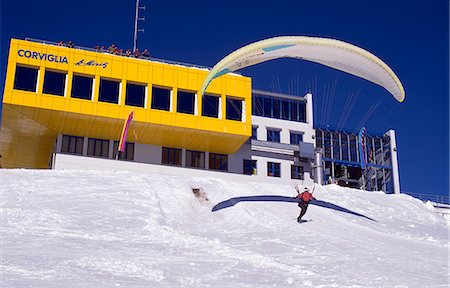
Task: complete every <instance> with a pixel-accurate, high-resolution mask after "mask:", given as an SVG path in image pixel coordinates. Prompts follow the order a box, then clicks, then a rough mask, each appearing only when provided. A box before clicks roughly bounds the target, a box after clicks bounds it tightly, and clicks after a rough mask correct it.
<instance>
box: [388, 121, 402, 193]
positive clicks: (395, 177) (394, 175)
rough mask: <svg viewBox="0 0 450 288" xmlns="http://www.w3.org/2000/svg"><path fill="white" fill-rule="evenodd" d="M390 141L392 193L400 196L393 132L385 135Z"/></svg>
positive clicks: (390, 131)
mask: <svg viewBox="0 0 450 288" xmlns="http://www.w3.org/2000/svg"><path fill="white" fill-rule="evenodd" d="M386 134H387V135H389V138H390V140H391V145H390V146H391V162H392V180H393V182H394V193H395V194H400V175H399V171H398V160H397V141H396V139H395V131H394V130H389V131H388V132H387V133H386Z"/></svg>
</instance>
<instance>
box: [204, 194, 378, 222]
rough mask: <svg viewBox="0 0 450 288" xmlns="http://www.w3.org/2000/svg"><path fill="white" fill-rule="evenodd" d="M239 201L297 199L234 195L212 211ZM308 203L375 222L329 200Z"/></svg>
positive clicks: (290, 200)
mask: <svg viewBox="0 0 450 288" xmlns="http://www.w3.org/2000/svg"><path fill="white" fill-rule="evenodd" d="M239 202H292V203H298V200H297V199H293V198H291V197H287V196H276V195H260V196H243V197H234V198H230V199H228V200H225V201H222V202H220V203H218V204H217V205H216V206H214V207H213V209H212V212H215V211H219V210H222V209H225V208H229V207H232V206H234V205H236V204H237V203H239ZM309 204H310V205H316V206H320V207H324V208H328V209H333V210H336V211H339V212H344V213H348V214H352V215H355V216H358V217H363V218H366V219H368V220H371V221H375V222H376V220H374V219H372V218H370V217H367V216H365V215H362V214H359V213H356V212H354V211H351V210H349V209H347V208H344V207H341V206H338V205H336V204H333V203H330V202H326V201H322V200H313V201H311V202H309Z"/></svg>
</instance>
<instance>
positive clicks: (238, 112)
mask: <svg viewBox="0 0 450 288" xmlns="http://www.w3.org/2000/svg"><path fill="white" fill-rule="evenodd" d="M227 119H228V120H236V121H242V100H238V99H233V98H227Z"/></svg>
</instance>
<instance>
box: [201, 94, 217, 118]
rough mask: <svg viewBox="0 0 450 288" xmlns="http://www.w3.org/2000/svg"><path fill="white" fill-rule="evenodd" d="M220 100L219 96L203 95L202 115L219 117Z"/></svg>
mask: <svg viewBox="0 0 450 288" xmlns="http://www.w3.org/2000/svg"><path fill="white" fill-rule="evenodd" d="M219 100H220V98H219V97H217V96H210V95H203V103H202V115H203V116H207V117H214V118H219Z"/></svg>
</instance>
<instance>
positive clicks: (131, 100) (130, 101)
mask: <svg viewBox="0 0 450 288" xmlns="http://www.w3.org/2000/svg"><path fill="white" fill-rule="evenodd" d="M145 88H146V86H145V85H139V84H133V83H127V90H126V94H125V105H128V106H136V107H144V106H145Z"/></svg>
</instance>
